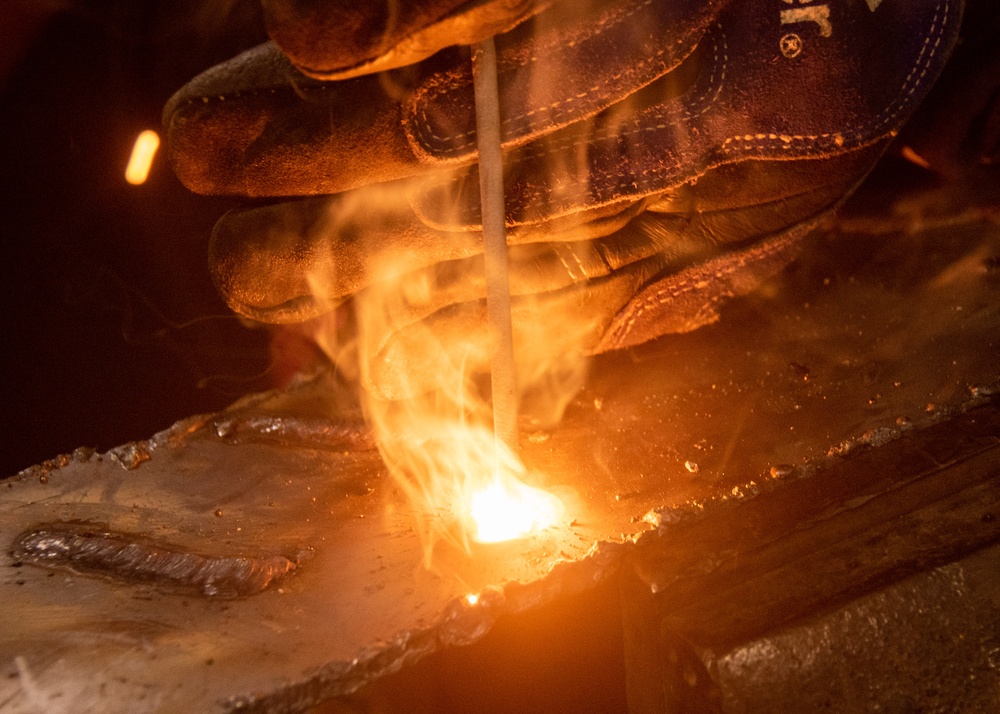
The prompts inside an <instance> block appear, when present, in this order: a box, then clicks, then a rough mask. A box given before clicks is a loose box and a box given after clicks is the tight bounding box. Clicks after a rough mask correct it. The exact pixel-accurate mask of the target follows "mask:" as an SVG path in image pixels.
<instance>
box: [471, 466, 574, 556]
mask: <svg viewBox="0 0 1000 714" xmlns="http://www.w3.org/2000/svg"><path fill="white" fill-rule="evenodd" d="M561 511H562V504H561V503H560V502H559V499H557V498H556V497H555V496H553V495H552V494H550V493H547V492H545V491H542V490H540V489H537V488H534V487H532V486H528V485H527V484H525V483H523V482H522V481H519V480H517V479H515V478H508V479H502V480H501V479H500V478H499V477H498V478H495V479H494V480H493V481H492V482H490V483H489V484H488V485H487V486H485V487H484V488H481V489H479V490H477V491H475V492H473V493H472V494H471V495H470V497H469V516H470V517H471V519H472V522H473V523H474V524H475V528H476V529H475V533H474V534H473V539H474V540H476V541H478V542H480V543H499V542H501V541H505V540H514V539H515V538H523V537H525V536H528V535H531V534H532V533H535V532H537V531H541V530H544V529H546V528H548V527H550V526H552V525H555V523H556V521H557V520H558V518H559V514H560V512H561Z"/></svg>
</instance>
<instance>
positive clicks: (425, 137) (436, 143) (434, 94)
mask: <svg viewBox="0 0 1000 714" xmlns="http://www.w3.org/2000/svg"><path fill="white" fill-rule="evenodd" d="M651 4H652V0H645V2H643V3H641V4H639V5H636V6H634V7H632V8H631V9H630V10H629V11H627V12H624V13H621V12H620V13H618V14H619V16H618V17H612V18H611V19H610V20H609V21H608V22H607V23H601V24H600V25H599V27H597V28H595V29H594V30H592V31H590V32H587V33H584V34H583V35H582V37H580V38H578V39H577V38H574V40H573V41H571V42H566V38H565V37H561V36H560V37H557V38H554V39H553V40H551V41H548V42H545V43H543V44H541V45H539V46H537V47H534V48H533V50H534V52H533V53H532V55H531V57H530V58H529V59H528V62H531V61H535V60H537V57H538V55H541V54H545V51H546V50H549V49H552V50H556V51H560V52H563V53H566V52H567V48H568V47H573V46H575V45H576V44H578V43H579V42H581V41H585V40H587V39H590V38H591V37H593V36H595V35H597V34H598V29H599V30H600V31H601V32H605V31H606V30H607V27H608V25H612V26H613V25H618V24H621V23H623V22H625V21H626V20H628V19H629V18H630V17H632V16H633V15H635V14H637V13H638V12H639V11H641V10H643V9H645V8H646V7H649V6H650V5H651ZM697 31H698V26H697V25H695V27H693V28H690V29H689V30H687V31H686V32H685V33H684V34H683V35H682V36H681V37H680V38H679V39H678V40H677V43H676V44H677V45H681V46H684V45H686V44H688V42H689V40H690V37H691V36H692V35H694V34H695V33H696V32H697ZM692 49H693V47H692V48H690V49H688V50H687V51H686V52H684V53H683V55H682V56H687V55H688V54H690V52H691V50H692ZM667 56H669V53H668V51H667V50H665V49H663V50H660V51H658V52H657V53H655V54H653V55H650V56H648V57H646V58H644V59H643V60H641V61H640V62H638V63H635V64H633V65H630V66H629V67H628V69H624V70H622V71H620V72H618V73H616V74H614V75H612V76H610V77H607V78H605V79H604V80H602V82H601V83H600V84H597V85H595V86H592V87H588V88H587V90H586V91H583V92H580V93H577V94H576V95H574V96H572V97H569V98H567V99H562V100H559V101H556V102H552V103H551V104H548V105H546V106H544V107H536V108H534V109H531V110H530V111H527V112H522V113H520V114H515V115H514V116H511V117H506V118H502V119H501V125H502V126H503V127H505V128H506V127H509V126H510V125H511V124H514V123H516V122H521V121H522V120H524V119H529V121H527V122H525V123H524V125H523V126H518V127H515V128H514V129H510V130H509V131H505V134H506V135H507V136H509V135H511V134H513V135H515V138H525V139H526V138H529V137H530V136H531V135H532V134H533V133H534V132H535V131H537V130H538V129H539V128H540V127H547V126H549V125H551V123H552V114H550V112H551V110H553V109H556V108H559V107H562V106H564V105H568V104H573V103H576V102H578V101H579V100H581V99H585V98H587V97H588V96H590V95H593V94H595V93H600V91H599V90H603V89H604V88H605V87H607V86H609V85H615V84H617V83H618V82H619V80H621V78H622V77H624V76H626V75H628V74H632V73H634V72H635V71H636V70H637V69H639V70H642V69H645V68H647V67H648V66H650V65H654V64H656V63H657V62H662V61H663V60H664V58H665V57H667ZM524 64H527V62H525V63H523V64H521V65H518V66H524ZM669 69H670V68H666V67H665V68H664V70H663V71H661V72H660V73H658V74H656V76H654V77H652V78H650V80H649V81H650V82H651V81H654V80H655V79H657V78H659V77H661V76H663V74H666V73H667V72H668V71H669ZM470 79H471V78H470V77H469V76H468V75H464V73H463V76H461V77H453V78H452V79H451V81H443V82H440V83H436V84H434V85H432V86H428V87H426V88H421V89H418V90H417V91H416V92H414V94H413V97H412V98H411V112H412V114H413V116H414V119H415V126H416V129H417V131H416V132H415V134H416V136H414V137H413V138H414V139H415V140H416V142H417V143H418V144H419V145H420V147H421V148H423V149H424V150H425V151H427V152H428V153H430V154H432V156H433V158H434V159H448V158H455V157H458V156H460V155H462V154H468V153H471V152H473V151H474V150H475V141H474V139H473V137H474V136H475V133H476V131H475V128H472V129H470V130H469V131H466V132H461V133H457V134H445V135H440V134H437V133H436V131H435V129H434V128H433V126H432V125H431V121H430V115H429V112H428V110H429V108H430V106H431V105H432V103H433V102H434V100H435V99H437V98H438V97H439V96H441V95H443V94H446V93H448V92H451V91H455V90H456V89H458V88H459V87H461V86H462V85H465V84H468V83H469V81H470ZM647 83H648V82H647ZM418 106H419V109H417V107H418ZM566 111H571V110H566ZM540 113H541V114H544V116H543V117H542V118H541V119H540V120H534V119H533V117H534V116H535V115H537V114H540ZM581 118H582V117H581ZM556 123H558V121H557V122H556ZM518 130H520V132H523V133H520V134H519V132H518ZM507 136H505V138H507ZM456 141H459V143H458V144H456V143H455V142H456Z"/></svg>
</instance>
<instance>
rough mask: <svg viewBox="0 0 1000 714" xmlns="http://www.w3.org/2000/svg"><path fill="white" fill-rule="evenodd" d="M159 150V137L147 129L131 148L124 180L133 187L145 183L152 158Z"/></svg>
mask: <svg viewBox="0 0 1000 714" xmlns="http://www.w3.org/2000/svg"><path fill="white" fill-rule="evenodd" d="M159 148H160V136H159V134H157V133H156V132H155V131H153V130H151V129H147V130H146V131H144V132H142V133H141V134H139V136H138V137H137V138H136V140H135V144H134V145H133V146H132V156H130V157H129V160H128V166H126V167H125V180H126V181H128V182H129V183H130V184H132V185H133V186H138V185H139V184H142V183H145V182H146V179H147V178H148V177H149V169H150V167H151V166H152V165H153V157H154V156H156V150H157V149H159Z"/></svg>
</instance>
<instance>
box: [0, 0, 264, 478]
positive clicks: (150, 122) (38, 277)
mask: <svg viewBox="0 0 1000 714" xmlns="http://www.w3.org/2000/svg"><path fill="white" fill-rule="evenodd" d="M0 38H2V40H0V175H2V179H0V196H2V206H3V217H2V220H0V231H2V235H0V246H2V251H3V253H2V262H0V265H2V269H3V280H0V290H2V303H0V304H2V305H3V318H2V319H3V322H2V325H3V331H2V335H3V338H2V349H3V354H2V358H0V364H2V369H3V380H2V382H3V394H2V398H0V403H2V413H3V423H2V434H3V438H2V442H0V444H2V447H0V477H3V476H8V475H11V474H13V473H15V472H16V471H18V470H20V469H22V468H25V467H27V466H29V465H31V464H33V463H36V462H39V461H42V460H43V459H46V458H51V457H53V456H55V455H57V454H59V453H65V452H69V451H72V450H73V449H74V448H76V447H78V446H90V447H96V448H98V449H100V450H106V449H108V448H110V447H112V446H115V445H117V444H120V443H122V442H124V441H128V440H132V439H139V438H145V437H148V436H150V435H152V434H153V433H154V432H156V431H159V430H161V429H164V428H166V427H168V426H169V425H170V424H172V423H173V422H174V421H176V420H177V419H179V418H181V417H183V416H187V415H190V414H194V413H198V412H205V411H212V410H215V409H218V408H220V407H223V406H225V405H226V404H228V403H230V402H232V401H233V400H235V399H236V398H237V397H239V396H240V395H242V394H245V393H246V392H248V391H252V390H258V389H262V388H267V387H269V386H272V385H274V384H275V383H276V382H277V381H279V380H280V377H279V376H278V375H276V370H275V365H274V364H273V363H272V360H271V357H270V354H269V335H268V334H267V332H266V331H264V330H262V329H259V328H258V329H251V328H249V327H247V326H244V325H243V324H241V323H240V322H239V321H238V320H237V319H236V318H235V317H234V316H233V315H232V314H231V313H230V311H229V310H228V309H227V308H226V307H225V305H223V303H222V302H221V300H220V299H219V298H218V297H217V295H216V292H215V290H214V288H213V286H212V284H211V281H210V279H209V276H208V270H207V262H206V249H207V243H208V237H209V233H210V231H211V228H212V225H213V223H214V222H215V220H216V218H218V216H219V215H220V214H221V213H222V212H224V211H225V210H226V209H227V208H228V207H229V206H230V205H232V202H231V201H228V200H224V199H217V198H216V199H209V198H205V197H200V196H195V195H192V194H191V193H190V192H188V191H187V190H186V189H185V188H184V187H183V186H181V185H180V183H179V182H178V181H177V179H176V178H175V177H174V175H173V172H172V170H171V169H170V166H169V162H168V161H167V160H166V154H165V152H164V151H163V147H162V146H161V151H160V153H159V154H158V155H157V157H156V160H155V162H154V164H153V168H152V172H151V174H150V177H149V179H148V181H147V182H146V183H145V184H144V185H141V186H132V185H129V184H128V183H126V181H125V179H124V169H125V165H126V163H127V161H128V157H129V154H130V152H131V149H132V144H133V142H134V140H135V137H136V136H137V135H138V133H139V132H140V131H142V130H143V129H150V128H152V129H156V130H157V131H159V130H160V114H161V111H162V108H163V105H164V103H165V102H166V100H167V99H168V98H169V97H170V95H171V94H172V93H173V92H174V91H176V90H177V89H178V88H180V86H181V85H182V84H184V83H185V82H186V81H187V80H188V79H190V78H191V77H193V76H194V75H196V74H197V73H199V72H201V71H202V70H204V69H206V68H207V67H209V66H211V65H213V64H216V63H218V62H220V61H223V60H225V59H227V58H229V57H231V56H233V55H234V54H236V53H238V52H239V51H242V50H243V49H247V48H249V47H252V46H253V45H256V44H258V43H260V42H262V41H264V40H265V39H266V36H265V34H264V29H263V21H262V19H261V13H260V7H259V2H257V0H248V1H236V0H230V2H214V3H206V2H201V1H192V0H182V1H176V0H175V1H172V2H166V3H165V2H156V1H153V0H116V1H113V2H53V1H49V0H23V1H22V0H6V1H5V2H3V3H0ZM161 134H162V132H161Z"/></svg>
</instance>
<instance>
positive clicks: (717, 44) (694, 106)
mask: <svg viewBox="0 0 1000 714" xmlns="http://www.w3.org/2000/svg"><path fill="white" fill-rule="evenodd" d="M715 29H716V30H717V31H718V33H719V36H718V37H715V36H714V35H713V36H712V51H713V55H712V71H711V74H710V75H709V77H708V81H707V82H706V83H705V84H706V86H705V89H704V91H702V92H701V94H699V95H698V96H697V97H695V98H694V99H690V98H689V97H688V96H687V95H690V94H692V93H693V92H695V91H697V85H696V86H695V87H692V88H691V89H689V90H688V91H687V92H686V93H685V95H684V96H681V97H677V98H676V99H674V100H672V101H671V102H669V103H668V105H666V106H665V107H662V108H659V110H658V111H659V113H660V116H659V117H658V120H657V123H656V124H651V125H649V126H637V127H636V128H635V129H631V130H629V131H626V132H621V131H615V130H614V129H611V128H606V129H604V130H602V131H599V132H594V133H591V134H588V136H587V138H586V139H581V138H578V137H568V138H566V139H562V140H560V141H558V142H554V143H548V144H547V146H546V147H545V149H544V150H542V149H536V150H534V151H529V152H527V153H525V154H523V155H521V156H518V157H517V162H518V163H523V162H525V161H530V160H536V159H542V158H545V157H546V156H549V155H551V154H556V153H560V152H562V151H565V150H566V149H571V148H574V147H578V146H590V145H593V144H596V143H597V142H599V141H603V140H606V139H618V138H621V137H626V136H635V135H638V134H644V133H648V132H657V131H665V130H669V131H673V130H674V129H675V128H676V122H675V121H674V120H675V119H676V118H678V117H683V118H684V119H695V118H697V117H699V116H701V115H702V114H704V113H705V112H707V111H708V110H709V109H710V108H711V107H712V105H713V104H715V102H716V101H717V100H718V98H719V96H720V95H721V94H722V88H723V85H724V84H725V81H726V69H727V67H728V63H729V54H728V50H729V45H728V43H727V41H726V33H725V31H724V30H723V29H722V26H721V25H719V24H716V25H715ZM720 50H721V52H720ZM720 54H721V58H722V59H721V61H720V59H719V58H720ZM702 76H704V75H702ZM709 97H711V99H709ZM635 121H636V123H637V124H638V121H639V120H638V119H637V120H635ZM678 167H679V163H678V162H675V166H674V168H675V169H676V168H678ZM650 172H651V170H650V169H647V170H646V171H644V172H643V175H647V174H649V173H650ZM464 179H465V177H464V175H455V176H452V177H451V178H450V179H449V180H448V181H446V182H442V184H441V185H442V187H444V186H451V185H454V184H457V183H459V182H461V181H464ZM630 186H631V182H626V183H621V184H619V185H618V186H616V187H615V188H616V189H624V188H628V187H630ZM477 218H478V216H477V215H476V211H475V209H473V208H471V207H466V208H465V209H464V210H463V213H462V220H463V221H465V222H472V221H473V220H476V219H477Z"/></svg>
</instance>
